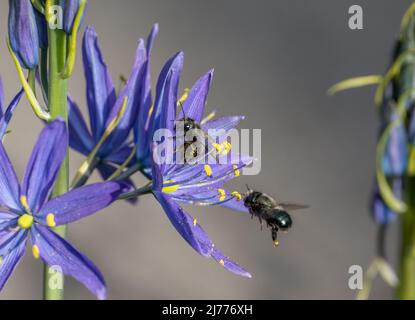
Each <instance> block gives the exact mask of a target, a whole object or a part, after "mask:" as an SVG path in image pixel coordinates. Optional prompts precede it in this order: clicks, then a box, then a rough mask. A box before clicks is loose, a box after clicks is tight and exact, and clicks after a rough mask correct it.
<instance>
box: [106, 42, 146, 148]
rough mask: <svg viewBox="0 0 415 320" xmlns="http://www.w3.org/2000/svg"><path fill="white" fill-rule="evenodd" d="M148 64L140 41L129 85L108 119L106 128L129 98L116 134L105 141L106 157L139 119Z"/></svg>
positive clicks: (122, 92)
mask: <svg viewBox="0 0 415 320" xmlns="http://www.w3.org/2000/svg"><path fill="white" fill-rule="evenodd" d="M146 63H147V52H146V48H145V45H144V41H143V40H141V39H140V40H139V41H138V46H137V50H136V56H135V61H134V65H133V68H132V71H131V74H130V77H129V78H128V80H127V84H126V85H125V87H124V88H123V89H122V90H121V92H120V94H119V97H118V98H117V101H116V102H115V105H114V107H113V108H112V109H111V112H110V115H109V117H108V119H107V123H106V127H107V126H108V125H109V123H110V122H111V121H112V120H113V119H114V118H115V117H116V115H117V114H118V113H119V111H120V109H121V107H122V105H123V103H124V99H125V98H126V97H127V98H128V100H127V105H126V107H125V112H124V114H123V116H122V118H121V120H120V122H119V123H118V125H117V128H116V129H115V130H114V132H113V133H112V134H111V135H110V136H109V137H108V139H107V140H105V143H104V145H103V146H102V148H101V150H102V151H100V153H102V154H103V155H104V156H106V155H108V154H110V153H111V152H112V150H114V148H118V147H119V146H120V145H122V144H123V143H124V141H125V140H126V139H127V138H128V135H129V134H130V132H131V130H132V128H133V126H134V125H135V123H136V121H137V117H138V111H139V107H140V100H141V90H142V87H143V83H144V76H145V69H146Z"/></svg>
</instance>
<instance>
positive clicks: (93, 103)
mask: <svg viewBox="0 0 415 320" xmlns="http://www.w3.org/2000/svg"><path fill="white" fill-rule="evenodd" d="M147 52H148V50H147V48H146V47H145V45H144V41H143V40H142V39H140V40H139V41H138V47H137V51H136V57H135V62H134V65H133V68H132V71H131V74H130V76H129V78H128V80H127V83H126V85H125V86H124V88H123V89H122V90H121V92H120V93H119V95H118V97H117V95H116V92H115V88H114V85H113V82H112V79H111V76H110V74H109V71H108V68H107V66H106V64H105V62H104V61H103V57H102V54H101V50H100V48H99V46H98V39H97V35H96V33H95V31H94V29H92V28H91V27H88V28H87V30H86V31H85V35H84V39H83V62H84V70H85V78H86V83H87V104H88V110H89V120H90V129H91V131H90V130H89V129H88V126H87V125H86V122H85V120H84V119H83V117H82V114H81V112H80V110H79V108H78V106H77V104H76V103H75V102H74V101H72V100H71V99H68V104H69V133H70V146H71V147H72V148H73V149H75V150H77V151H78V152H80V153H82V154H84V155H88V154H90V153H91V151H92V150H93V149H94V148H95V146H96V145H97V144H98V142H99V141H100V139H101V137H102V135H103V133H104V131H105V130H106V128H107V127H108V125H109V123H110V122H111V121H112V120H113V119H114V118H115V116H116V115H117V114H118V113H119V112H120V110H121V107H122V105H123V102H124V100H125V98H127V105H126V107H125V112H124V114H123V116H122V118H121V121H120V122H119V124H118V126H117V127H116V129H115V130H114V131H113V132H112V134H111V135H110V136H109V137H108V138H107V139H106V140H105V142H104V143H103V144H102V146H101V147H100V149H99V150H98V153H97V156H98V158H99V164H98V170H99V171H100V173H101V174H102V176H103V177H104V179H106V178H108V177H109V176H110V175H111V174H112V173H113V172H114V171H115V170H116V168H115V166H114V164H122V163H123V162H124V161H125V160H126V159H127V158H128V157H129V155H130V154H131V153H132V152H133V150H134V149H133V146H132V141H129V136H130V133H131V130H132V128H133V127H134V126H135V124H136V120H137V117H138V111H139V109H140V103H141V100H142V95H143V83H144V80H143V79H144V76H145V70H146V68H147V59H148V56H147Z"/></svg>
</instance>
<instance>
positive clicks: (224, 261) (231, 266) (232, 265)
mask: <svg viewBox="0 0 415 320" xmlns="http://www.w3.org/2000/svg"><path fill="white" fill-rule="evenodd" d="M212 257H213V258H214V259H215V260H216V261H217V262H219V263H220V264H221V265H223V267H224V268H226V269H227V270H229V271H230V272H233V273H235V274H237V275H240V276H242V277H247V278H252V276H251V274H250V273H249V272H248V271H246V270H245V269H244V268H242V267H241V266H240V265H239V264H237V263H236V262H234V261H232V260H231V259H230V258H229V257H227V256H225V255H224V254H223V253H222V252H221V251H220V250H219V249H217V248H215V249H214V250H213V252H212Z"/></svg>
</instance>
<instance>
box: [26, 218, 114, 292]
mask: <svg viewBox="0 0 415 320" xmlns="http://www.w3.org/2000/svg"><path fill="white" fill-rule="evenodd" d="M31 242H32V245H36V246H37V247H38V249H39V254H40V257H41V258H42V259H43V260H44V261H45V262H46V263H47V264H48V265H49V266H58V267H60V268H61V269H62V272H63V273H64V274H65V275H67V276H71V277H73V278H75V279H76V280H78V281H79V282H81V283H82V284H83V285H84V286H85V287H87V288H88V289H89V290H90V291H91V292H92V293H93V294H94V295H95V296H96V297H97V298H98V299H105V298H106V291H107V290H106V285H105V280H104V277H103V276H102V274H101V272H100V271H99V270H98V268H97V267H96V266H95V265H94V264H93V263H92V262H91V261H90V260H89V259H88V258H87V257H86V256H84V255H83V254H82V253H80V252H79V251H77V250H76V249H75V248H74V247H72V246H71V245H70V244H69V243H68V242H66V241H65V240H64V239H62V238H61V237H60V236H58V235H57V234H56V233H54V232H52V231H51V230H49V229H48V228H46V227H43V226H41V225H36V226H34V227H32V232H31Z"/></svg>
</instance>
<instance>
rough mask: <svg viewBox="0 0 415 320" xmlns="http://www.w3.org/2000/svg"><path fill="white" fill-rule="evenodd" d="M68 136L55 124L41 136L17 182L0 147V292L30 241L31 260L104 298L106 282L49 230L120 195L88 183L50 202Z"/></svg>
mask: <svg viewBox="0 0 415 320" xmlns="http://www.w3.org/2000/svg"><path fill="white" fill-rule="evenodd" d="M67 140H68V136H67V131H66V127H65V123H64V122H63V121H62V120H59V119H58V120H55V121H54V122H52V123H51V124H49V125H47V126H46V127H45V128H44V129H43V130H42V132H41V134H40V136H39V138H38V141H37V143H36V145H35V147H34V149H33V152H32V155H31V157H30V160H29V163H28V165H27V167H26V171H25V173H24V177H23V181H22V184H19V183H18V180H17V176H16V173H15V171H14V169H13V166H12V164H11V163H10V160H9V158H8V156H7V154H6V151H5V150H4V147H3V145H2V144H1V143H0V206H1V207H2V208H3V209H2V210H1V211H0V257H1V259H0V262H1V263H0V289H2V288H3V287H4V285H5V283H6V281H7V280H8V278H9V277H10V275H11V273H12V272H13V270H14V269H15V268H16V266H17V264H18V263H19V261H20V260H21V258H22V256H23V254H24V251H25V248H26V242H27V240H28V239H29V238H30V242H31V246H32V253H33V256H34V257H35V258H36V259H37V258H42V260H44V262H45V263H47V264H48V265H50V266H58V267H60V268H61V270H62V272H63V273H64V274H66V275H68V276H71V277H74V278H75V279H77V280H78V281H80V282H81V283H83V284H84V285H85V286H86V287H87V288H88V289H89V290H90V291H91V292H92V293H93V294H95V295H96V296H97V298H99V299H103V298H105V296H106V287H105V281H104V278H103V276H102V274H101V273H100V271H99V270H98V269H97V268H96V266H95V265H94V264H93V263H92V262H91V261H90V260H89V259H88V258H87V257H85V256H84V255H83V254H82V253H80V252H78V251H77V250H76V249H75V248H73V247H72V246H71V245H70V244H69V243H68V242H67V241H65V240H64V239H63V238H61V237H60V236H59V235H57V234H56V233H55V232H54V231H53V230H51V228H52V227H55V226H59V225H65V224H68V223H70V222H73V221H77V220H79V219H81V218H83V217H86V216H88V215H91V214H93V213H95V212H97V211H99V210H101V209H103V208H105V207H107V206H108V205H109V204H111V203H112V202H113V201H115V200H116V199H117V198H118V196H119V195H120V194H121V193H122V192H124V191H125V189H124V185H123V184H121V183H117V182H104V183H97V184H91V185H88V186H84V187H81V188H77V189H74V190H72V191H69V192H67V193H65V194H63V195H61V196H58V197H56V198H53V199H49V196H50V194H51V191H52V188H53V185H54V182H55V179H56V177H57V174H58V170H59V168H60V166H61V164H62V161H63V159H64V157H65V154H66V150H67Z"/></svg>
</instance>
